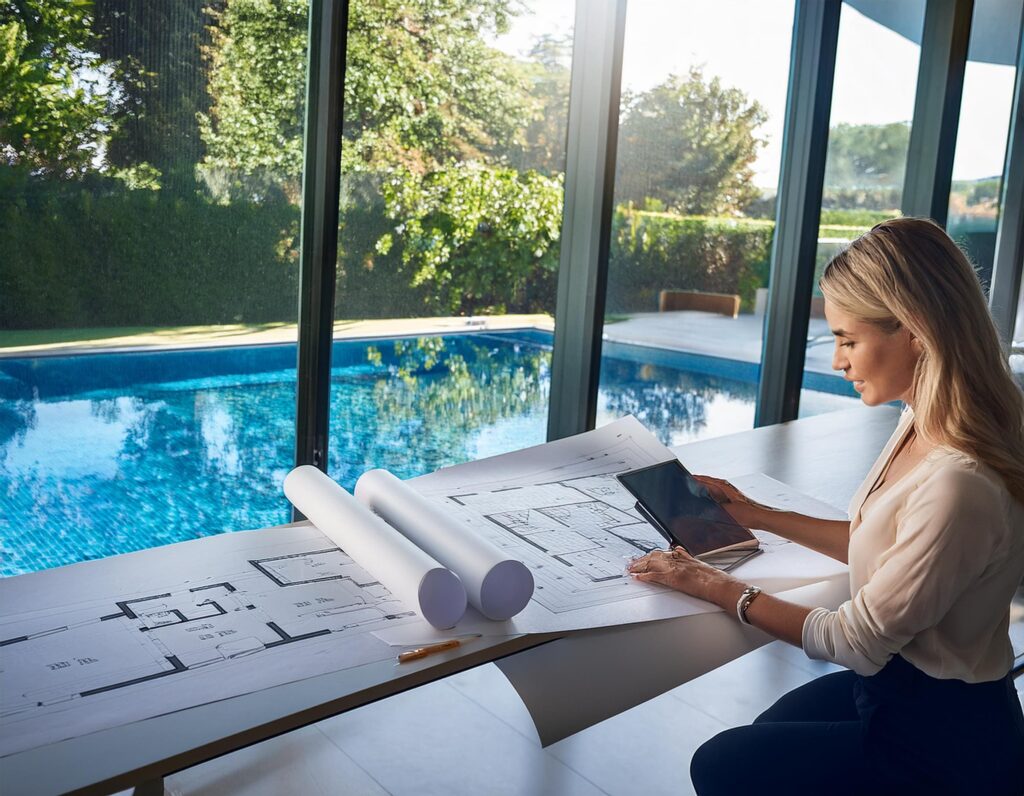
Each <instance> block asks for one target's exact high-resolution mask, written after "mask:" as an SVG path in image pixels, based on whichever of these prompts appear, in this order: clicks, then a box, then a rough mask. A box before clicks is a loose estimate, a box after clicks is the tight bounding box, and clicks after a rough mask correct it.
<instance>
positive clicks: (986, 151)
mask: <svg viewBox="0 0 1024 796" xmlns="http://www.w3.org/2000/svg"><path fill="white" fill-rule="evenodd" d="M1011 5H1016V6H1017V7H1016V8H1014V9H1013V10H1012V12H1011V18H1006V13H1007V11H1008V10H1009V6H1011ZM1022 6H1024V4H1021V3H1018V4H1008V7H1007V8H1003V7H1000V8H999V9H998V12H997V10H996V8H995V7H993V6H990V5H988V4H985V3H978V4H977V5H976V6H975V7H974V18H973V20H972V23H971V40H970V46H969V48H968V53H967V58H968V60H967V68H966V70H965V71H964V91H963V99H962V100H961V104H960V125H959V128H958V130H957V138H956V155H955V157H954V159H953V184H952V186H951V190H950V193H949V217H948V221H947V223H946V229H947V230H948V231H949V234H950V235H951V236H952V237H953V238H954V240H956V241H957V243H959V244H960V245H961V246H962V247H963V248H964V250H965V251H966V252H967V254H968V256H969V257H970V258H971V260H972V261H973V262H974V264H975V265H976V266H977V267H978V275H979V276H980V277H981V280H982V282H983V283H985V284H986V285H987V284H988V283H989V281H990V280H991V278H992V260H993V258H994V257H995V247H996V226H997V225H998V223H999V203H1000V201H1001V197H1002V193H1003V192H1002V176H1003V164H1004V162H1005V158H1006V140H1007V136H1008V134H1009V130H1010V112H1011V111H1012V109H1013V86H1014V78H1015V77H1016V73H1017V69H1016V54H1017V41H1018V39H1019V37H1020V36H1019V34H1020V22H1021V20H1020V15H1021V9H1022Z"/></svg>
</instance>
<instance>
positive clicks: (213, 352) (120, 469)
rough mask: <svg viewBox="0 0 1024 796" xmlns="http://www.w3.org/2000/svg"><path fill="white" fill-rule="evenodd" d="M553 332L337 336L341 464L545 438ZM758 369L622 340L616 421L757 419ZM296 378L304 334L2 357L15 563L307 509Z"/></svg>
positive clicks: (272, 520)
mask: <svg viewBox="0 0 1024 796" xmlns="http://www.w3.org/2000/svg"><path fill="white" fill-rule="evenodd" d="M551 341H552V336H551V334H550V333H546V332H541V331H536V330H520V331H514V332H494V333H478V334H459V335H446V336H441V337H425V338H408V339H390V340H358V341H337V342H335V343H334V347H333V351H332V369H331V429H330V439H331V442H330V451H329V462H328V470H329V472H330V474H331V475H332V476H333V477H334V478H336V479H337V480H338V481H339V482H340V483H342V484H343V485H344V486H346V487H348V488H351V487H352V485H353V484H354V483H355V479H356V478H357V477H358V476H359V475H360V474H362V473H363V472H364V471H365V470H367V469H369V468H371V467H386V468H388V469H390V470H392V471H393V472H394V473H395V474H396V475H398V476H400V477H402V478H408V477H411V476H414V475H418V474H421V473H425V472H430V471H432V470H435V469H437V468H439V467H444V466H446V465H450V464H455V463H458V462H462V461H467V460H470V459H475V458H481V457H484V456H490V455H493V454H497V453H503V452H506V451H509V450H514V449H517V448H522V447H526V446H528V445H534V444H538V443H540V442H543V441H544V437H545V433H546V428H547V405H548V388H549V384H550V375H549V368H550V363H551ZM756 370H757V369H756V366H751V365H744V364H743V363H732V364H731V365H730V364H729V363H727V362H726V361H724V360H711V359H708V358H706V357H696V358H695V357H693V356H692V355H683V354H680V353H678V352H667V353H666V352H663V351H660V350H658V349H649V348H640V347H635V346H622V345H614V346H606V350H605V357H604V358H603V360H602V378H601V387H600V393H599V416H598V423H599V424H601V423H603V422H606V421H608V420H611V419H613V418H615V417H618V416H620V415H623V414H626V413H632V414H635V415H636V416H637V417H638V418H639V419H640V420H641V421H642V422H644V423H645V424H646V425H647V426H648V427H649V428H651V429H652V430H653V431H654V432H655V433H656V434H657V435H658V437H659V438H660V439H661V440H662V441H663V442H665V443H666V444H670V445H674V444H680V443H683V442H686V441H689V440H692V439H697V438H700V437H706V436H713V435H716V434H721V433H728V432H730V431H737V430H741V429H743V428H749V427H751V426H752V424H753V413H754V400H755V398H756V377H757V373H756ZM295 380H296V374H295V346H294V345H270V346H251V347H233V348H216V349H191V350H187V351H160V352H136V353H103V354H89V355H78V356H68V357H55V356H48V357H33V358H25V359H0V575H3V576H7V575H15V574H20V573H24V572H31V571H34V570H38V569H45V568H48V567H54V566H60V565H63V564H69V563H74V562H76V561H82V560H85V559H91V558H101V557H104V556H108V555H114V554H116V553H124V552H128V551H131V550H138V549H144V548H148V547H153V546H155V545H160V544H168V543H171V542H178V541H183V540H185V539H193V538H197V537H200V536H206V535H210V534H216V533H222V532H224V531H230V530H241V529H245V528H257V527H261V526H265V525H274V524H278V523H282V522H287V521H289V519H290V510H289V506H288V504H287V502H286V501H285V499H284V497H283V494H282V491H281V483H282V480H283V479H284V476H285V474H286V473H287V472H288V470H289V469H290V467H291V464H292V460H293V456H294V423H295ZM838 385H842V388H845V387H846V385H843V384H842V382H841V381H838V384H837V386H838ZM826 386H828V385H826ZM820 395H821V397H820V399H819V400H820V401H823V402H824V403H823V404H822V406H823V407H824V408H832V403H830V402H837V401H843V400H846V399H842V398H840V397H839V396H829V395H827V394H825V393H821V394H820Z"/></svg>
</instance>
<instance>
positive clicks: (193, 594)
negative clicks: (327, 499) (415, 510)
mask: <svg viewBox="0 0 1024 796" xmlns="http://www.w3.org/2000/svg"><path fill="white" fill-rule="evenodd" d="M291 530H292V532H293V535H295V534H298V535H300V536H306V537H310V535H311V532H312V534H317V535H318V532H316V530H315V529H312V528H304V529H298V528H297V529H291ZM300 532H301V533H300ZM280 535H281V534H278V536H280ZM241 536H242V535H239V537H241ZM204 541H205V540H204ZM317 542H319V544H317ZM186 544H191V543H186ZM329 545H330V543H329V542H328V541H327V540H326V539H324V538H323V537H322V536H320V537H319V539H318V540H317V539H310V538H307V539H305V540H302V539H297V540H296V541H295V542H294V543H292V544H284V545H276V546H275V547H276V548H277V549H278V550H279V551H280V552H277V554H274V555H257V556H250V555H247V554H248V553H251V552H252V551H248V550H246V549H245V548H244V547H242V548H241V549H237V550H235V551H233V553H234V555H231V556H229V557H228V560H226V561H225V564H226V566H225V569H224V571H223V573H219V574H218V576H217V577H215V578H210V577H207V578H203V579H201V580H199V581H195V580H190V579H189V580H184V581H180V582H177V583H175V582H174V581H173V580H172V579H170V578H168V579H167V580H164V581H163V584H162V587H161V588H153V589H151V590H150V591H148V592H141V593H138V592H137V593H134V594H130V595H126V594H120V595H118V594H111V595H109V596H94V595H90V598H89V599H85V600H82V601H79V602H77V603H75V604H73V605H70V606H57V607H52V608H49V609H46V610H41V611H28V612H24V613H21V614H19V615H7V616H5V617H4V619H3V621H2V622H0V679H2V683H3V688H2V693H0V756H3V755H6V754H10V753H12V752H14V751H18V750H19V748H21V747H22V746H23V745H24V738H25V737H26V736H32V733H33V731H34V730H35V731H39V730H40V729H41V728H44V729H46V731H47V732H49V733H51V734H52V733H53V732H58V733H59V730H58V729H57V728H58V727H59V726H61V725H63V724H64V723H65V722H66V723H67V724H69V725H70V726H72V727H74V726H76V723H79V722H80V721H84V723H82V724H80V728H86V729H87V728H88V727H90V726H92V722H90V720H89V719H88V714H89V713H91V712H93V711H94V710H97V711H101V710H102V708H103V707H104V706H109V705H111V704H120V705H121V706H122V707H123V708H127V709H128V715H129V716H131V717H133V718H136V719H137V718H145V717H146V715H142V714H146V713H148V714H149V715H158V714H159V713H161V712H167V711H168V710H174V709H180V708H182V707H188V706H191V705H192V704H201V703H202V701H203V696H202V694H203V692H204V690H205V692H207V693H216V695H217V698H224V697H225V696H232V695H236V694H238V693H245V692H246V691H247V690H251V686H257V687H258V686H265V685H268V684H269V685H273V684H277V683H280V682H288V681H289V680H294V679H301V678H302V677H305V676H311V675H313V674H318V673H322V672H323V671H330V670H331V668H332V667H333V668H334V669H341V668H345V667H346V666H353V665H359V664H361V663H366V662H371V661H374V660H382V659H384V658H388V657H391V656H392V655H393V651H392V650H391V648H390V647H388V646H387V645H384V644H383V643H381V642H376V641H375V639H373V638H372V637H369V638H367V637H368V636H369V634H370V632H371V631H375V630H383V629H386V628H389V627H394V626H397V625H401V624H403V623H408V622H414V621H417V618H416V615H415V614H414V613H413V612H412V611H410V610H408V609H407V608H405V607H404V606H403V605H402V604H401V603H399V602H398V601H397V600H396V599H395V598H394V597H393V596H392V595H391V594H390V593H389V592H388V591H387V589H385V588H384V587H383V586H381V584H380V583H378V582H377V581H376V580H375V579H374V578H373V577H372V576H371V575H369V574H368V573H367V572H366V571H365V570H364V569H362V568H361V567H359V566H358V565H357V564H355V563H354V562H353V561H352V559H350V558H349V557H348V556H347V555H346V554H345V553H344V552H342V551H341V550H340V549H338V548H337V547H331V546H329ZM259 552H266V551H265V550H261V551H259ZM115 561H116V559H115ZM111 580H112V581H114V582H116V578H113V579H111ZM155 582H160V581H155ZM353 641H356V643H352V642H353ZM284 648H290V649H289V650H288V651H287V652H285V655H287V658H288V661H289V662H288V664H287V665H286V666H282V665H281V664H280V662H279V660H278V661H276V665H275V664H274V663H271V662H270V661H269V660H267V663H266V665H264V660H266V659H269V658H271V657H273V658H276V659H281V658H282V657H283V656H282V654H281V653H282V652H284V651H285V650H284ZM324 649H329V650H330V655H324V654H323V650H324ZM318 652H319V653H320V654H317V653H318ZM289 653H294V654H289ZM275 654H276V655H275ZM325 666H326V667H327V668H325ZM254 671H255V672H256V673H257V676H256V677H255V678H253V677H252V676H251V675H252V673H253V672H254ZM204 684H205V685H204ZM197 688H198V690H197ZM142 693H145V694H146V697H147V698H146V700H141V699H140V698H139V696H140V694H142ZM143 702H145V704H146V706H148V707H147V709H146V710H143V711H142V712H141V714H140V712H139V711H138V710H135V711H133V710H131V707H130V706H131V705H132V704H133V703H134V704H136V705H138V704H141V703H143ZM60 714H65V715H61V718H60V721H56V719H57V717H58V715H60ZM45 734H46V732H44V735H45Z"/></svg>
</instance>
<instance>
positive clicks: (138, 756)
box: [0, 407, 898, 796]
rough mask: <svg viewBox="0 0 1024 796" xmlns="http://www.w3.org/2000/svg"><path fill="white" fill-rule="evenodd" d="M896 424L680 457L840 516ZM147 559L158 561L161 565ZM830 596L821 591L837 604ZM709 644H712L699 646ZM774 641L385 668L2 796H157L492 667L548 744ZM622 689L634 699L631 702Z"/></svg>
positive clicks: (464, 656)
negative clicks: (218, 761)
mask: <svg viewBox="0 0 1024 796" xmlns="http://www.w3.org/2000/svg"><path fill="white" fill-rule="evenodd" d="M897 416H898V414H897V411H896V410H895V409H893V408H890V407H886V408H880V409H872V410H869V409H864V408H857V409H852V410H849V411H844V412H838V413H833V414H829V415H823V416H820V417H815V418H809V419H806V420H800V421H796V422H793V423H788V424H783V425H779V426H773V427H768V428H762V429H756V430H753V431H749V432H743V433H741V434H734V435H731V436H728V437H722V438H718V439H714V440H708V441H705V442H700V443H693V444H690V445H686V446H682V447H680V448H679V449H677V451H676V452H677V453H678V454H679V455H680V457H681V458H682V459H683V461H684V462H685V463H686V464H687V466H688V467H689V468H690V469H692V470H694V471H695V472H704V473H708V474H716V475H722V476H726V477H728V476H735V475H739V474H742V473H749V472H764V473H766V474H768V475H770V476H772V477H773V478H776V479H778V480H780V481H783V482H785V483H788V484H790V485H791V486H794V487H796V488H797V489H799V490H800V491H803V492H806V493H807V494H809V495H811V496H813V497H816V498H819V499H821V500H824V501H826V502H828V503H832V504H834V505H840V506H842V505H845V504H846V502H847V501H848V500H849V498H850V496H851V495H852V494H853V492H854V490H855V489H856V487H857V485H858V484H859V483H860V480H861V479H862V477H863V475H864V473H866V472H867V470H868V468H869V467H870V465H871V463H872V461H873V460H874V458H875V457H876V456H877V454H878V451H879V450H880V449H881V447H882V445H883V444H884V442H885V440H886V439H887V438H888V437H889V435H890V433H891V432H892V429H893V428H894V427H895V424H896V420H897ZM149 554H151V555H155V556H158V555H159V554H160V551H159V549H156V550H153V551H152V552H151V553H149ZM834 586H835V584H831V585H830V584H825V586H824V587H825V588H826V589H831V590H832V591H831V592H830V593H836V592H835V589H834V588H833V587H834ZM840 586H841V584H840ZM808 588H815V587H808ZM0 610H2V609H0ZM708 638H714V639H715V641H714V643H704V644H702V643H701V640H702V639H705V640H706V639H708ZM767 640H768V639H767V637H766V636H764V634H762V633H760V632H759V631H756V630H753V629H751V628H744V627H741V626H739V625H738V623H736V622H735V621H734V620H732V619H730V618H729V617H726V616H725V615H724V614H721V613H718V614H704V615H699V616H693V617H687V618H684V619H677V620H666V621H664V622H652V623H648V624H645V625H633V626H624V627H612V628H605V629H601V630H594V631H585V632H578V633H572V634H537V635H526V636H519V637H514V638H509V639H504V640H500V641H496V642H487V643H481V644H474V645H470V646H468V647H466V648H463V649H459V650H453V651H451V652H447V653H442V654H438V655H434V656H431V657H429V658H426V659H423V660H422V661H417V662H414V663H410V664H404V665H403V666H402V667H401V668H400V669H399V668H396V667H395V665H394V664H393V662H390V661H386V662H383V663H375V664H368V665H366V666H361V667H358V668H355V669H349V670H346V671H340V672H333V673H330V674H324V675H320V676H317V677H312V678H309V679H306V680H301V681H299V682H294V683H287V684H284V685H280V686H276V687H274V688H269V689H265V690H262V691H258V692H255V693H251V694H245V695H242V696H238V697H233V698H231V699H225V700H222V701H220V702H215V703H211V704H206V705H201V706H199V707H195V708H190V709H188V710H183V711H179V712H177V713H172V714H168V715H164V716H159V717H156V718H152V719H147V720H144V721H139V722H135V723H133V724H129V725H125V726H122V727H115V728H112V729H109V730H104V731H100V732H95V733H92V734H90V735H86V736H83V737H79V738H73V739H70V740H66V741H61V742H59V743H54V744H51V745H48V746H45V747H39V748H35V749H31V750H29V751H26V752H22V753H20V754H16V755H11V756H9V757H7V758H4V759H2V760H0V790H2V791H3V793H4V794H9V795H12V796H13V794H20V793H63V792H68V791H76V792H82V793H109V792H112V791H117V790H120V789H124V788H127V787H131V786H137V792H138V793H148V792H153V793H160V792H162V778H163V777H164V776H166V775H168V774H171V773H173V772H175V771H178V770H181V769H183V768H187V767H189V766H193V765H196V764H198V763H201V762H203V761H206V760H209V759H211V758H214V757H217V756H219V755H222V754H226V753H228V752H231V751H234V750H236V749H239V748H241V747H243V746H247V745H250V744H253V743H257V742H259V741H262V740H265V739H267V738H270V737H272V736H275V735H279V734H281V733H284V732H288V731H289V730H293V729H297V728H299V727H302V726H304V725H306V724H310V723H312V722H316V721H319V720H321V719H324V718H327V717H329V716H332V715H335V714H338V713H341V712H343V711H346V710H350V709H352V708H355V707H358V706H360V705H365V704H368V703H370V702H373V701H376V700H378V699H382V698H384V697H387V696H390V695H393V694H397V693H399V692H401V691H405V690H407V689H410V688H414V687H416V686H418V685H422V684H424V683H427V682H430V681H433V680H436V679H439V678H441V677H445V676H447V675H450V674H453V673H455V672H458V671H462V670H464V669H468V668H470V667H473V666H477V665H479V664H481V663H486V662H489V661H497V662H498V665H499V666H501V667H502V668H503V670H504V671H505V672H506V674H507V675H508V676H509V677H510V679H511V680H512V682H513V684H514V685H515V686H516V688H517V689H518V690H519V692H520V694H521V695H522V696H523V697H524V701H525V702H526V704H527V707H528V708H530V710H531V713H532V714H533V715H534V716H535V718H536V719H537V721H538V734H539V736H540V738H541V740H542V741H543V742H545V743H547V742H550V741H552V740H554V739H557V738H559V737H564V736H565V735H568V734H570V733H572V732H576V731H578V730H580V729H583V728H585V727H587V726H590V725H591V724H593V723H595V722H596V721H600V720H602V719H604V718H607V717H608V716H611V715H614V714H615V713H617V712H619V711H621V710H625V709H627V708H629V707H632V706H634V705H636V704H639V703H640V702H642V701H644V700H646V699H649V698H651V697H653V696H656V695H657V694H659V693H662V692H664V691H665V690H667V689H668V688H671V687H673V686H675V685H678V684H679V683H681V682H684V681H685V680H688V679H690V678H692V677H695V676H698V675H699V674H702V673H704V672H706V671H709V670H710V669H712V668H714V667H715V666H718V665H721V664H722V663H724V662H726V661H728V660H731V659H732V658H735V657H738V656H739V655H742V654H744V653H745V652H748V651H749V650H751V649H754V648H755V647H757V646H759V645H760V644H763V643H765V642H766V641H767ZM509 656H511V657H509ZM626 681H628V682H629V684H630V685H629V687H626V688H624V687H622V683H623V682H626ZM584 694H585V698H582V697H583V695H584ZM553 695H555V696H553Z"/></svg>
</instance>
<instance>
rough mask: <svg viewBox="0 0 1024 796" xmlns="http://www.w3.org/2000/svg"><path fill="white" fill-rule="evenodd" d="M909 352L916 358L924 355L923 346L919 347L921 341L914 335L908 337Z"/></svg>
mask: <svg viewBox="0 0 1024 796" xmlns="http://www.w3.org/2000/svg"><path fill="white" fill-rule="evenodd" d="M910 350H911V351H913V352H914V353H915V354H917V355H918V356H921V354H923V353H924V346H923V345H921V341H920V340H918V339H917V338H916V337H914V335H910Z"/></svg>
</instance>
